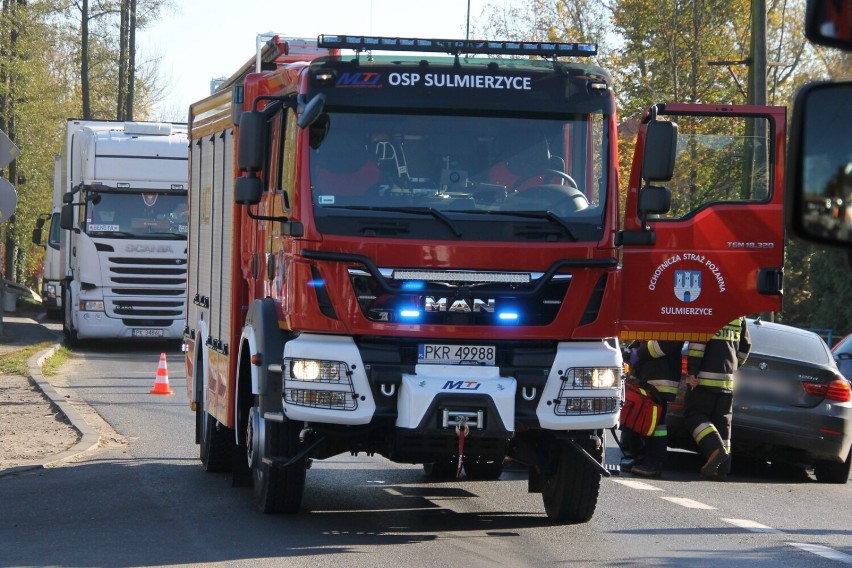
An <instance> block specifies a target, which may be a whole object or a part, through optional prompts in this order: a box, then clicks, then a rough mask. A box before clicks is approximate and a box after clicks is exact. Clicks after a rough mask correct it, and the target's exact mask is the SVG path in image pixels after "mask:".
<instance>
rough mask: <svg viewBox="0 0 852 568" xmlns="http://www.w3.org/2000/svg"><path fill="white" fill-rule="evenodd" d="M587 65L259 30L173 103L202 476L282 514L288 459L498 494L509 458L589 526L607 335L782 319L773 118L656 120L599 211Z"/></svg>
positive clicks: (289, 491)
mask: <svg viewBox="0 0 852 568" xmlns="http://www.w3.org/2000/svg"><path fill="white" fill-rule="evenodd" d="M351 51H354V55H353V54H349V55H344V53H350V52H351ZM366 51H369V52H370V54H369V56H367V55H365V54H364V52H366ZM401 51H404V52H412V53H413V54H414V57H411V56H406V55H404V54H403V55H400V54H399V53H398V52H401ZM595 52H596V48H595V46H593V45H586V44H569V43H564V44H563V43H547V42H544V43H539V42H534V43H524V42H503V41H468V40H444V39H427V38H379V37H362V36H320V37H319V38H318V40H317V41H315V42H314V41H305V40H296V39H286V38H281V37H277V36H276V37H275V38H273V39H272V40H270V42H268V43H267V44H265V45H263V46H262V48H261V51H260V52H259V53H258V54H257V55H256V57H253V58H252V59H251V60H250V61H249V63H247V64H246V65H245V66H243V67H242V68H240V69H239V70H237V71H236V72H235V73H234V74H233V75H232V76H231V78H230V79H228V80H227V81H226V82H225V83H224V85H223V86H222V87H220V90H219V92H217V93H215V94H213V95H212V96H211V97H209V98H207V99H204V100H202V101H198V102H197V103H195V104H193V105H192V106H191V108H190V139H191V140H190V191H189V202H190V207H189V209H190V214H189V239H188V242H187V248H188V256H189V262H188V264H189V269H188V270H189V285H188V311H189V315H188V318H187V327H186V329H185V330H184V346H185V351H186V364H187V394H188V396H189V400H190V402H191V405H192V408H193V409H194V410H195V412H196V419H197V420H196V441H197V442H198V443H199V445H200V452H199V455H200V458H201V461H202V463H203V465H204V467H205V468H206V469H208V470H221V469H231V470H232V471H233V472H234V475H235V479H236V480H237V481H239V482H242V481H246V482H249V483H251V484H252V486H253V488H254V495H255V501H256V503H257V506H258V507H259V508H260V509H261V510H262V511H264V512H268V513H274V512H288V513H294V512H297V511H298V510H299V509H300V507H301V501H302V495H303V493H304V491H305V488H306V485H305V475H306V470H307V466H308V464H309V463H310V461H309V460H322V459H326V458H329V457H332V456H335V455H338V454H341V453H354V454H357V453H359V452H363V453H366V454H367V455H373V454H379V455H382V456H384V457H386V458H388V459H390V460H392V461H394V462H397V463H407V464H422V465H423V468H424V473H426V474H427V475H430V476H447V477H457V476H459V475H461V472H464V476H465V477H468V478H479V479H483V478H487V479H497V478H499V477H500V475H501V473H502V467H503V463H504V459H505V458H509V459H511V460H512V461H513V462H515V463H516V464H522V465H523V466H525V467H527V468H528V470H529V484H528V490H529V491H531V492H538V493H541V495H542V501H543V505H544V510H545V512H546V513H547V515H548V517H550V518H552V519H554V520H556V521H559V522H568V523H576V522H585V521H588V520H589V519H590V518H591V517H592V515H593V513H594V510H595V507H596V505H597V500H598V493H599V489H600V482H601V477H602V476H606V475H609V471H608V470H607V469H606V467H605V465H604V464H603V460H604V455H605V451H604V450H605V448H604V440H605V439H606V436H605V433H606V430H607V429H609V428H612V427H615V426H617V424H618V417H619V411H620V406H621V402H622V397H623V395H622V386H621V381H620V377H621V371H622V358H621V350H620V348H619V339H618V338H619V337H622V338H626V339H646V338H661V339H666V338H672V339H674V338H683V339H692V338H706V337H709V336H711V335H712V334H713V333H715V331H716V330H717V329H718V328H719V327H721V326H722V325H723V324H724V323H726V322H728V321H730V320H731V319H732V318H734V317H737V316H739V315H741V314H745V313H753V312H755V311H775V310H778V309H780V305H781V293H782V273H783V270H782V267H783V243H784V234H783V218H782V202H783V195H782V194H783V191H782V179H781V177H782V172H783V161H784V160H783V156H784V152H783V150H784V139H785V123H786V112H785V109H784V108H781V107H755V106H737V105H727V104H718V105H717V104H698V105H686V104H657V105H653V106H651V107H649V109H648V110H647V112H645V113H644V115H643V116H642V117H640V118H637V120H635V121H632V122H629V123H627V124H625V125H624V126H625V127H626V129H627V130H632V131H634V132H638V136H637V139H636V149H635V151H636V154H635V156H636V158H635V160H634V165H633V167H632V170H631V173H630V180H629V184H628V185H629V188H628V190H627V198H626V202H624V203H622V202H620V200H619V188H620V183H619V176H620V173H619V168H618V162H619V151H618V141H619V128H620V127H621V126H622V124H621V122H620V121H619V120H618V118H617V115H616V104H615V101H616V97H615V93H614V91H613V86H612V81H611V79H610V76H609V74H608V73H607V72H606V71H605V70H604V69H602V68H600V67H598V66H596V65H593V64H590V63H589V62H588V61H586V59H585V58H586V57H587V56H589V55H593V54H594V53H595ZM447 54H449V57H448V56H447ZM506 56H511V57H506ZM663 185H665V186H666V187H663ZM622 211H624V219H623V223H622V213H621V212H622Z"/></svg>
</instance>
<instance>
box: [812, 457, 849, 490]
mask: <svg viewBox="0 0 852 568" xmlns="http://www.w3.org/2000/svg"><path fill="white" fill-rule="evenodd" d="M850 469H852V450H849V455H848V456H846V461H845V462H843V463H838V462H832V461H818V462H816V463H815V464H814V477H816V480H817V481H819V482H820V483H846V482H847V481H849V471H850Z"/></svg>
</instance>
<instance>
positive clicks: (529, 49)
mask: <svg viewBox="0 0 852 568" xmlns="http://www.w3.org/2000/svg"><path fill="white" fill-rule="evenodd" d="M317 44H318V45H319V47H324V48H339V49H353V50H355V51H421V52H435V53H449V54H450V55H460V54H463V53H464V54H482V55H537V56H540V57H558V56H562V57H590V56H593V55H597V54H598V46H597V45H596V44H593V43H557V42H549V41H521V42H519V41H485V40H466V39H420V38H408V37H375V36H351V35H321V36H319V38H317Z"/></svg>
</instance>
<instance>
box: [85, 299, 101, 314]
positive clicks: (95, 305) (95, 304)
mask: <svg viewBox="0 0 852 568" xmlns="http://www.w3.org/2000/svg"><path fill="white" fill-rule="evenodd" d="M80 310H81V311H84V312H102V311H104V301H103V300H80Z"/></svg>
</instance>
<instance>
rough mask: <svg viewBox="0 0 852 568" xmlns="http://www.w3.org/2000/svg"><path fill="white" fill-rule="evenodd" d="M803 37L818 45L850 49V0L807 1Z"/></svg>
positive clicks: (851, 36) (851, 9)
mask: <svg viewBox="0 0 852 568" xmlns="http://www.w3.org/2000/svg"><path fill="white" fill-rule="evenodd" d="M805 37H807V38H808V39H809V40H811V41H812V42H814V43H816V44H818V45H825V46H828V47H839V48H841V49H847V50H848V49H852V0H808V5H807V9H806V12H805Z"/></svg>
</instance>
